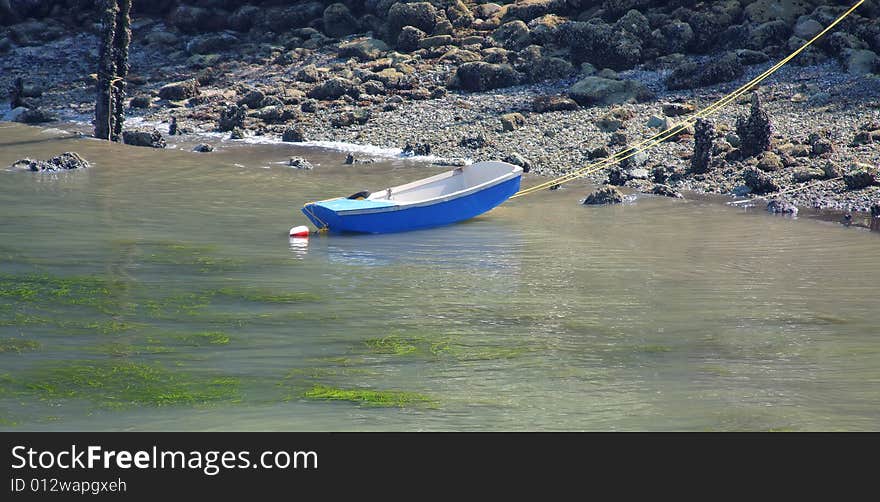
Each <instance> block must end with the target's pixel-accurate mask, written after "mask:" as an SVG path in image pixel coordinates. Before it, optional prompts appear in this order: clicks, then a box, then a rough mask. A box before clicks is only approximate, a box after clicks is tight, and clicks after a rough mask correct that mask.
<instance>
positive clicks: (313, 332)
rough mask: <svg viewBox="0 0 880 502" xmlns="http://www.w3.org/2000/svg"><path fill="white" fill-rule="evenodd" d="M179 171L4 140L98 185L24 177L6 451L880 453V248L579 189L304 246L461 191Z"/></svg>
mask: <svg viewBox="0 0 880 502" xmlns="http://www.w3.org/2000/svg"><path fill="white" fill-rule="evenodd" d="M179 146H180V148H181V149H168V150H166V151H156V150H151V149H144V148H133V147H126V146H120V145H114V144H107V143H104V142H98V141H94V140H88V139H80V138H75V137H71V136H70V135H69V134H67V133H65V132H63V131H59V130H49V131H46V130H41V129H36V128H26V127H23V126H17V125H11V124H2V123H0V166H7V165H9V164H11V163H12V162H13V161H15V160H17V159H18V158H21V157H24V156H31V157H37V158H47V157H49V156H51V155H55V154H58V153H61V152H63V151H70V150H73V151H77V152H79V153H80V154H82V155H83V156H84V157H85V158H87V159H89V160H91V161H92V162H93V163H94V164H95V165H94V166H93V167H92V168H90V169H87V170H82V171H72V172H64V173H59V174H36V173H29V172H21V171H9V170H0V213H2V217H0V348H3V347H5V349H3V350H0V427H2V428H4V429H11V430H69V429H74V430H91V429H97V430H147V429H149V430H153V429H157V430H320V431H332V430H696V431H699V430H877V429H880V365H878V364H877V362H878V360H880V359H878V358H880V329H878V322H877V306H878V303H877V295H878V279H880V267H878V266H877V256H878V251H880V238H878V235H877V234H876V233H871V232H868V231H865V230H863V229H854V228H843V227H842V226H840V225H838V224H835V223H829V222H823V221H818V220H812V219H807V218H801V219H800V220H798V221H796V220H792V219H789V218H782V217H775V216H772V215H769V214H766V213H764V212H763V211H758V210H752V211H746V210H743V209H739V208H734V207H730V206H725V205H723V204H719V203H718V202H713V201H707V200H685V201H681V200H673V199H667V198H659V197H650V196H639V197H637V198H636V199H635V201H634V202H631V203H629V204H624V205H620V206H615V207H585V206H581V205H579V204H578V201H579V199H581V198H583V196H584V194H585V193H586V191H587V187H586V186H572V187H569V186H567V187H565V188H563V189H561V190H558V191H555V192H542V193H540V194H537V195H533V196H530V197H525V198H521V199H516V200H513V201H508V202H507V203H505V204H503V205H502V206H500V207H498V208H497V209H496V210H494V211H492V212H490V213H488V214H486V215H483V216H481V217H479V218H476V219H474V220H472V221H469V222H466V223H462V224H457V225H452V226H448V227H444V228H438V229H433V230H425V231H418V232H410V233H402V234H394V235H380V236H319V237H312V238H311V239H310V240H309V241H308V243H307V244H305V243H302V242H292V241H290V240H289V239H288V237H287V230H288V229H289V228H290V227H291V226H294V225H300V224H305V223H306V219H305V217H304V216H302V215H301V214H300V213H299V211H298V208H299V207H300V206H301V205H302V204H303V203H304V202H306V201H309V200H313V199H320V198H326V197H330V196H336V195H345V194H348V193H352V192H355V191H359V190H362V189H381V188H384V187H386V186H389V185H393V184H399V183H403V182H407V181H411V180H414V179H418V178H421V177H423V176H427V175H430V174H434V173H436V172H440V171H442V170H444V168H440V167H436V166H425V165H424V164H418V163H414V162H411V161H404V160H399V159H395V160H390V159H386V160H384V161H382V162H378V163H374V164H362V165H354V166H345V165H343V160H344V157H345V154H344V153H340V152H334V151H330V150H321V149H315V148H312V149H304V148H297V147H295V146H293V145H289V144H288V145H271V144H263V145H245V144H240V143H234V142H223V143H218V144H216V146H218V151H216V152H213V153H209V154H194V153H190V152H188V151H186V150H188V148H189V147H190V146H191V145H190V144H182V145H179ZM290 155H301V156H305V157H306V158H308V159H309V160H310V161H311V162H313V163H315V164H317V165H318V167H317V168H316V169H315V170H313V171H301V170H295V169H290V168H287V167H285V166H284V161H285V160H286V159H287V157H288V156H290ZM533 182H534V180H530V179H527V180H526V181H525V183H527V184H528V183H533ZM326 388H332V389H337V390H340V391H351V392H349V393H347V394H345V393H343V394H344V395H343V397H346V398H348V399H352V400H353V401H352V400H327V399H321V398H320V397H321V396H320V394H321V393H320V392H318V391H320V390H321V389H326ZM361 390H371V391H377V392H380V393H382V392H387V394H382V395H384V396H386V397H389V398H390V399H391V401H392V402H391V403H390V404H391V405H390V406H388V405H387V404H389V403H387V402H386V403H377V402H366V403H365V402H358V399H366V400H367V401H373V400H371V399H369V398H365V397H363V396H364V394H358V393H357V392H358V391H361ZM397 391H402V392H404V393H406V394H401V393H397ZM403 397H406V399H404V398H403ZM398 398H400V399H398ZM383 404H384V405H383Z"/></svg>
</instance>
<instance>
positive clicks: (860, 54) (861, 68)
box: [846, 49, 880, 75]
mask: <svg viewBox="0 0 880 502" xmlns="http://www.w3.org/2000/svg"><path fill="white" fill-rule="evenodd" d="M846 70H847V71H848V72H849V73H851V74H853V75H867V74H868V73H874V72H876V71H878V70H880V57H878V56H877V53H875V52H874V51H869V50H867V49H863V50H852V51H851V52H850V53H849V56H847V61H846Z"/></svg>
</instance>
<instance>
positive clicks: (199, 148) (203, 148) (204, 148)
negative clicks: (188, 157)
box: [193, 143, 214, 153]
mask: <svg viewBox="0 0 880 502" xmlns="http://www.w3.org/2000/svg"><path fill="white" fill-rule="evenodd" d="M193 151H194V152H200V153H207V152H213V151H214V147H213V146H211V145H209V144H207V143H199V144H198V145H196V146H195V147H194V148H193Z"/></svg>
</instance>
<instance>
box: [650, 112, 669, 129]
mask: <svg viewBox="0 0 880 502" xmlns="http://www.w3.org/2000/svg"><path fill="white" fill-rule="evenodd" d="M645 125H647V126H648V127H651V128H654V129H662V128H663V127H664V126H665V125H666V120H664V119H663V117H659V116H657V115H651V116H650V117H648V122H647V123H646V124H645Z"/></svg>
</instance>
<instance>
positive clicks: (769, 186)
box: [742, 167, 779, 195]
mask: <svg viewBox="0 0 880 502" xmlns="http://www.w3.org/2000/svg"><path fill="white" fill-rule="evenodd" d="M742 177H743V182H744V183H745V185H746V186H747V187H749V188H750V189H751V190H752V192H753V193H755V194H758V195H762V194H767V193H773V192H778V191H779V185H777V184H776V183H775V182H774V181H773V179H772V178H771V177H770V176H768V175H767V174H765V173H764V172H763V171H761V170H759V169H757V168H755V167H747V168H746V169H745V170H744V171H743V173H742Z"/></svg>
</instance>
